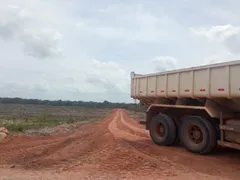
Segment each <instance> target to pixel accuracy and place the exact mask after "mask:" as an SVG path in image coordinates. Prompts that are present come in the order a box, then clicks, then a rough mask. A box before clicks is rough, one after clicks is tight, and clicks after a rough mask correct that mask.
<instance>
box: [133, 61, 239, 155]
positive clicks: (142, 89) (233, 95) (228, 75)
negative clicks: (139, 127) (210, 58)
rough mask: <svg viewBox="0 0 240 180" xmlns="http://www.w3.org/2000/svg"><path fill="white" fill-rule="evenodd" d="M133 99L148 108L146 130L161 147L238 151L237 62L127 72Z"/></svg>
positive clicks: (192, 150) (202, 152)
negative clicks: (226, 148)
mask: <svg viewBox="0 0 240 180" xmlns="http://www.w3.org/2000/svg"><path fill="white" fill-rule="evenodd" d="M131 97H132V98H133V99H136V100H139V101H140V104H144V105H148V106H149V107H148V109H147V111H146V129H147V130H149V133H150V137H151V139H152V140H153V142H154V143H156V144H158V145H161V146H170V145H174V144H176V143H177V142H179V141H180V142H181V144H182V145H183V146H184V147H185V148H186V149H188V150H189V151H191V152H193V153H198V154H207V153H210V152H212V151H213V150H214V149H215V147H216V146H217V145H220V146H225V147H230V148H234V149H238V150H240V61H232V62H225V63H218V64H211V65H206V66H197V67H192V68H185V69H179V70H172V71H166V72H159V73H152V74H144V75H142V74H135V73H134V72H131Z"/></svg>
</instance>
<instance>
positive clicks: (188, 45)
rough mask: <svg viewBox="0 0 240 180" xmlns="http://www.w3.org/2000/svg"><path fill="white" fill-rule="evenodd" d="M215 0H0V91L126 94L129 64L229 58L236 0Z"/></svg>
mask: <svg viewBox="0 0 240 180" xmlns="http://www.w3.org/2000/svg"><path fill="white" fill-rule="evenodd" d="M216 2H217V3H215V2H214V3H213V2H212V1H211V2H210V1H206V0H203V1H197V2H192V1H187V2H186V1H185V2H183V1H176V2H174V4H172V3H171V2H170V1H149V2H146V1H126V2H125V1H124V2H121V1H118V4H115V3H116V1H115V2H112V1H109V0H104V1H95V0H81V1H76V0H75V1H65V0H51V1H46V0H44V1H43V0H21V1H20V0H8V1H2V2H1V4H0V47H1V59H0V62H1V65H0V71H1V73H0V81H1V84H0V92H1V93H0V96H21V97H31V98H43V99H70V100H97V101H103V100H109V101H131V99H130V95H129V91H130V87H129V84H130V72H131V71H135V72H136V73H150V72H152V71H153V69H154V71H165V70H171V69H176V68H184V67H186V66H195V65H198V64H202V62H203V60H205V62H206V63H209V62H215V61H219V60H222V59H224V60H226V59H232V58H234V59H236V58H237V57H238V56H237V54H238V52H239V51H238V47H239V46H238V42H239V41H238V36H239V26H236V25H239V24H240V20H239V18H238V17H240V14H239V13H238V12H239V10H238V8H237V7H239V6H238V4H239V2H238V1H235V0H233V2H232V3H231V5H229V6H225V2H223V1H222V0H219V1H216ZM232 4H234V5H232ZM239 5H240V4H239ZM179 9H184V11H182V10H179ZM213 10H214V11H213ZM203 12H204V13H203ZM212 12H214V13H212ZM222 12H224V13H222ZM232 15H234V19H233V18H232ZM224 24H229V25H224ZM215 25H220V26H215ZM190 27H197V28H194V29H192V32H193V33H195V35H194V36H192V34H191V35H189V31H188V29H189V28H190ZM198 27H200V28H198ZM196 35H197V36H196ZM202 37H206V38H202ZM206 39H209V41H206ZM166 54H167V55H168V56H164V55H166ZM154 55H161V56H158V57H155V58H153V59H152V61H149V59H151V58H152V57H154ZM206 57H209V58H206ZM218 57H219V58H218ZM180 59H181V62H178V60H180Z"/></svg>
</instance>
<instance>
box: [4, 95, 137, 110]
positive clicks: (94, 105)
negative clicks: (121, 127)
mask: <svg viewBox="0 0 240 180" xmlns="http://www.w3.org/2000/svg"><path fill="white" fill-rule="evenodd" d="M0 103H1V104H34V105H51V106H81V107H86V108H126V109H128V108H131V107H134V106H136V104H134V103H112V102H108V101H103V102H92V101H89V102H84V101H62V100H57V101H50V100H40V99H22V98H0Z"/></svg>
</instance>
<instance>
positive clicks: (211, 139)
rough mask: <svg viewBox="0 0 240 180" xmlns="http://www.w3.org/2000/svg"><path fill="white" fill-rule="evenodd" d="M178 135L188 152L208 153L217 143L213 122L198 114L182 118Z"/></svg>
mask: <svg viewBox="0 0 240 180" xmlns="http://www.w3.org/2000/svg"><path fill="white" fill-rule="evenodd" d="M179 137H180V140H181V141H182V143H183V145H184V146H185V148H186V149H188V150H189V151H190V152H193V153H198V154H208V153H210V152H211V151H212V150H213V149H214V148H215V147H216V145H217V133H216V129H215V128H214V126H213V124H212V123H211V122H209V121H208V120H207V119H204V118H202V117H200V116H188V117H185V118H183V120H182V123H181V126H180V129H179Z"/></svg>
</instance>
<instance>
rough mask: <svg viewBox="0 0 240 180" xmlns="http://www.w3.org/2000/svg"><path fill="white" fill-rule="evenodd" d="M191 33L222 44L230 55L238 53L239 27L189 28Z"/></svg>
mask: <svg viewBox="0 0 240 180" xmlns="http://www.w3.org/2000/svg"><path fill="white" fill-rule="evenodd" d="M191 32H192V33H193V34H195V35H198V36H204V37H206V38H208V39H209V40H211V41H217V42H221V43H223V44H224V45H225V46H226V48H227V49H228V50H229V51H230V52H231V53H236V54H238V53H240V26H233V25H230V24H227V25H222V26H212V27H208V28H206V27H201V28H191Z"/></svg>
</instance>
